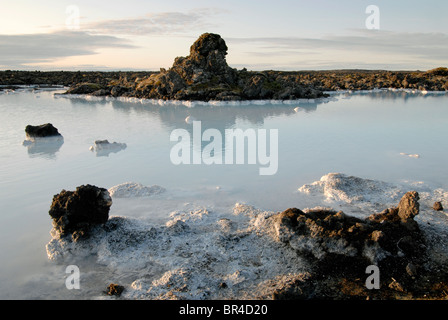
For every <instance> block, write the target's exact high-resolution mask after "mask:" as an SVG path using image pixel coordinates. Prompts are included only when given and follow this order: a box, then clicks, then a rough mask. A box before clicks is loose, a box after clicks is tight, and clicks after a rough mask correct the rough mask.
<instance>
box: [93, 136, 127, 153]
mask: <svg viewBox="0 0 448 320" xmlns="http://www.w3.org/2000/svg"><path fill="white" fill-rule="evenodd" d="M126 148H127V145H126V143H120V142H112V143H110V142H109V141H108V140H96V141H95V142H94V143H93V145H92V146H90V148H89V150H90V151H94V152H96V155H97V156H98V157H103V156H105V157H107V156H109V154H110V153H117V152H119V151H121V150H124V149H126Z"/></svg>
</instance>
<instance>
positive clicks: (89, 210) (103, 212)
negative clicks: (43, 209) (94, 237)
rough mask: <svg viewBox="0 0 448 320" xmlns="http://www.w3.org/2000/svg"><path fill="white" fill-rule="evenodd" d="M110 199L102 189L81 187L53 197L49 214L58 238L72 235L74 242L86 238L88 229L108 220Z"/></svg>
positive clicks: (89, 186)
mask: <svg viewBox="0 0 448 320" xmlns="http://www.w3.org/2000/svg"><path fill="white" fill-rule="evenodd" d="M111 205H112V199H111V197H110V195H109V192H108V191H107V190H106V189H104V188H98V187H96V186H92V185H82V186H79V187H77V188H76V190H75V191H66V190H62V191H61V192H60V193H59V194H57V195H55V196H54V197H53V202H52V204H51V207H50V211H49V214H50V216H51V218H52V219H53V227H54V229H55V230H56V232H57V233H58V234H59V235H60V236H67V235H72V237H73V239H74V240H77V239H78V238H79V237H83V236H86V235H87V234H88V232H89V231H90V228H91V227H92V226H95V225H99V224H104V223H105V222H106V221H107V220H108V219H109V209H110V206H111Z"/></svg>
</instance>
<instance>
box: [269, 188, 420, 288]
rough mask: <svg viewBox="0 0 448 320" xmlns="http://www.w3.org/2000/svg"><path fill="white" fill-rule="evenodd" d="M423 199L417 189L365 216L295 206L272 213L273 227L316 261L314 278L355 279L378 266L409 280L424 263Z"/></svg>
mask: <svg viewBox="0 0 448 320" xmlns="http://www.w3.org/2000/svg"><path fill="white" fill-rule="evenodd" d="M418 200H419V196H418V193H417V192H415V191H412V192H408V193H406V194H405V195H404V196H403V198H402V199H401V201H400V203H399V205H398V207H396V208H390V209H386V210H384V211H383V212H381V213H378V214H372V215H371V216H369V217H368V218H366V219H359V218H356V217H352V216H348V215H346V214H344V213H343V212H342V211H339V212H336V211H332V210H320V209H319V210H310V211H308V212H303V211H302V210H299V209H297V208H290V209H287V210H285V211H284V212H281V213H279V214H277V215H276V216H274V217H273V219H274V226H275V229H276V234H277V239H278V240H279V241H281V242H283V243H285V244H287V245H289V246H290V247H292V248H293V249H295V250H296V251H297V252H298V253H299V254H301V255H305V256H308V257H309V259H310V261H312V262H313V263H314V264H315V269H316V270H315V272H314V273H313V274H314V277H315V278H319V277H323V278H326V277H330V276H331V277H339V278H344V277H349V278H350V277H351V278H352V279H353V278H356V277H359V276H360V275H363V274H365V270H366V267H367V266H369V265H376V266H378V267H379V269H380V271H381V274H382V277H383V278H384V279H385V280H389V279H391V278H393V279H396V281H398V283H400V284H403V283H404V284H406V283H408V282H409V281H410V280H411V278H410V277H409V274H410V273H411V274H412V273H414V274H415V273H416V272H417V271H416V270H417V269H418V268H419V266H421V265H422V264H423V263H424V261H425V248H426V247H425V240H424V236H423V234H422V233H421V231H420V229H419V227H418V224H417V222H416V221H415V220H414V217H415V216H416V215H418V213H419V203H418ZM288 290H291V289H288Z"/></svg>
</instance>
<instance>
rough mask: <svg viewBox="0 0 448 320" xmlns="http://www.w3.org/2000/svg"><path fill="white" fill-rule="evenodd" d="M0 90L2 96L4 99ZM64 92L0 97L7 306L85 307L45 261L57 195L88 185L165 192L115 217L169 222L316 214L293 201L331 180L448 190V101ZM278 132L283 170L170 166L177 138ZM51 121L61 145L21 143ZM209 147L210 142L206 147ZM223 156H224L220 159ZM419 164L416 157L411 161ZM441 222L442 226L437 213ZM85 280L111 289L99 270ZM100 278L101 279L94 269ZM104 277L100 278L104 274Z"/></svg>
mask: <svg viewBox="0 0 448 320" xmlns="http://www.w3.org/2000/svg"><path fill="white" fill-rule="evenodd" d="M0 92H1V91H0ZM58 92H62V91H61V90H59V91H57V90H56V91H55V90H38V91H31V90H24V91H21V92H15V93H14V92H3V93H0V115H1V127H0V136H1V139H0V146H1V149H0V150H1V151H0V256H1V261H2V263H1V264H0V298H3V299H22V298H24V299H47V298H56V299H58V298H61V299H66V298H68V299H70V298H89V297H90V296H95V294H90V293H89V292H87V293H86V292H82V291H81V292H74V291H69V290H67V289H65V283H64V281H65V277H66V274H65V272H64V270H65V269H64V268H65V265H60V264H59V265H58V264H55V263H54V262H52V261H49V260H48V258H47V254H46V250H45V245H46V244H47V243H48V241H49V240H50V234H49V231H50V230H51V219H50V217H49V215H48V210H49V207H50V204H51V201H52V198H53V195H55V194H57V193H59V192H60V191H61V190H62V189H67V190H74V189H75V188H76V187H77V186H80V185H83V184H93V185H97V186H100V187H104V188H111V187H113V186H115V185H118V184H121V183H125V182H130V181H132V182H139V183H141V184H143V185H147V186H151V185H159V186H162V187H164V188H166V190H167V191H166V192H165V193H163V194H161V195H157V196H154V197H149V198H145V199H114V203H113V205H112V207H111V212H110V214H111V215H120V216H129V217H138V218H142V219H149V220H152V221H154V223H164V222H165V221H166V220H167V219H168V214H169V213H170V212H172V211H175V210H177V209H178V208H181V207H183V206H185V205H186V203H199V204H204V205H207V206H209V207H216V208H230V207H232V206H233V205H234V204H235V203H236V202H241V203H248V204H251V205H253V206H255V207H258V208H260V209H263V210H273V211H282V210H284V209H286V208H289V207H298V208H305V207H311V206H316V205H320V204H321V203H318V202H316V201H317V200H316V199H315V198H313V197H311V196H307V195H304V194H301V193H299V192H298V191H297V189H298V188H299V187H301V186H302V185H304V184H309V183H312V182H313V181H317V180H319V179H320V178H321V177H322V176H324V175H326V174H327V173H330V172H342V173H345V174H347V175H353V176H357V177H362V178H365V179H374V180H381V181H386V182H391V183H407V182H411V183H413V182H421V183H424V184H425V185H426V186H429V187H431V188H441V189H443V190H447V189H448V168H447V163H448V148H447V136H448V95H446V94H434V93H427V94H421V93H409V92H408V93H406V92H392V91H376V92H364V93H339V94H333V95H332V96H331V98H330V99H325V100H316V101H300V102H297V103H294V104H270V103H258V104H238V105H196V106H193V107H191V106H190V107H188V106H183V105H170V104H163V105H157V104H154V103H149V102H145V101H142V102H139V101H125V100H123V99H121V100H114V99H94V100H92V99H90V100H89V99H84V98H81V97H71V98H68V97H61V96H57V95H56V96H54V94H55V93H58ZM188 116H190V119H196V120H200V121H202V129H203V130H205V129H207V128H214V129H218V130H219V131H220V132H221V133H222V134H223V136H224V130H225V129H232V128H241V129H247V128H254V129H261V128H263V129H278V134H279V141H278V143H279V153H278V157H279V158H278V162H279V167H278V172H277V173H276V174H275V175H272V176H260V175H259V171H258V170H259V167H260V166H259V165H258V164H257V165H209V166H208V165H204V164H202V165H179V166H176V165H173V164H172V163H171V161H170V150H171V148H172V147H173V145H174V144H175V143H173V142H170V133H171V132H172V131H173V130H174V129H178V128H184V129H186V130H188V131H189V132H190V133H191V132H192V125H191V124H189V123H187V122H186V121H185V119H186V118H187V117H188ZM48 122H50V123H52V124H53V125H54V126H55V127H57V128H58V129H59V132H60V133H61V134H62V135H63V137H64V140H63V143H59V144H50V145H37V144H35V145H30V146H24V145H22V142H23V140H24V139H25V132H24V129H25V127H26V125H28V124H32V125H38V124H43V123H48ZM104 139H107V140H109V141H110V142H114V141H116V142H120V143H126V145H127V148H126V149H124V150H121V151H119V152H116V153H110V154H103V155H100V154H96V153H95V152H92V151H89V147H90V146H91V145H93V143H94V141H95V140H104ZM205 144H206V143H204V145H205ZM224 152H225V150H224ZM415 154H417V155H419V157H418V158H417V157H410V156H408V155H415ZM440 219H446V216H443V215H441V216H440ZM91 270H92V271H90V272H89V273H87V274H84V275H83V276H84V277H85V278H88V279H91V281H92V282H94V281H98V282H101V281H105V280H104V279H108V277H107V276H104V275H103V276H98V275H96V274H95V271H94V268H93V269H91ZM98 270H100V268H99V269H97V271H98ZM98 272H100V271H98Z"/></svg>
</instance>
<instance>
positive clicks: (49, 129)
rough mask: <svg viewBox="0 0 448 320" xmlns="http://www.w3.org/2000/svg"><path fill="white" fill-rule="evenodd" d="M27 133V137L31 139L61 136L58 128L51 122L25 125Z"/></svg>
mask: <svg viewBox="0 0 448 320" xmlns="http://www.w3.org/2000/svg"><path fill="white" fill-rule="evenodd" d="M25 133H26V136H27V138H31V139H33V138H46V137H56V136H61V134H60V133H59V131H58V129H56V128H55V127H54V126H53V125H52V124H51V123H46V124H42V125H39V126H32V125H27V126H26V127H25Z"/></svg>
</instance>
